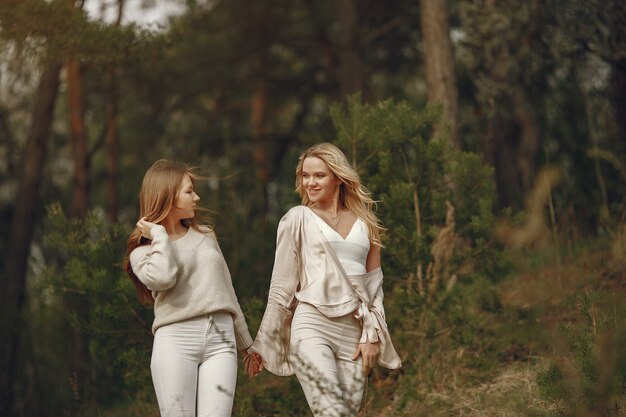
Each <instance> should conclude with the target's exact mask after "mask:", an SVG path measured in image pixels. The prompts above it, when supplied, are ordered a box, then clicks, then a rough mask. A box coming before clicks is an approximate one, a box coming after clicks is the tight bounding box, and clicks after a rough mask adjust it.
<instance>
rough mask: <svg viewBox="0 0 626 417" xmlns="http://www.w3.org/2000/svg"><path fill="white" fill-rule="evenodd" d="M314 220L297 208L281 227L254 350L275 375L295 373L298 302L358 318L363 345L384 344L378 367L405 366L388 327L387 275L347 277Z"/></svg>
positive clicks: (377, 271)
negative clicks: (291, 348)
mask: <svg viewBox="0 0 626 417" xmlns="http://www.w3.org/2000/svg"><path fill="white" fill-rule="evenodd" d="M313 216H315V214H314V213H313V211H312V210H311V209H309V208H307V207H305V206H297V207H294V208H292V209H291V210H289V211H288V212H287V213H286V214H285V216H283V218H282V219H281V221H280V223H279V225H278V232H277V241H276V257H275V261H274V270H273V272H272V280H271V284H270V291H269V297H268V303H267V308H266V310H265V314H264V315H263V320H262V321H261V325H260V327H259V332H258V334H257V336H256V338H255V341H254V343H253V344H252V346H251V348H250V351H252V352H256V353H258V354H259V355H261V357H262V358H263V365H264V366H265V368H267V369H268V370H269V371H270V372H272V373H274V374H277V375H291V374H293V373H294V369H293V367H292V365H291V364H290V354H289V345H290V338H291V318H292V309H293V307H294V305H295V303H296V302H297V301H300V302H304V303H307V304H310V305H312V306H314V307H315V308H316V309H317V310H318V311H319V312H320V313H321V314H323V315H324V316H325V317H327V318H338V317H343V316H346V315H350V314H354V317H355V318H357V319H358V320H359V321H360V324H361V326H362V329H361V335H360V342H361V343H364V342H367V341H370V342H376V341H378V340H380V342H381V349H380V355H379V357H378V363H379V364H380V365H381V366H384V367H386V368H390V369H395V368H398V367H400V366H401V362H400V358H399V356H398V354H397V353H396V351H395V349H394V347H393V345H392V343H391V337H390V335H389V331H388V329H387V324H386V322H385V311H384V307H383V290H382V280H383V273H382V270H381V269H380V268H377V269H375V270H372V271H370V272H368V273H366V274H363V275H351V276H348V275H346V273H345V271H344V269H343V267H342V265H341V262H339V260H338V259H337V256H336V254H335V251H334V250H333V248H332V246H331V245H330V244H329V242H328V241H327V240H326V239H325V237H324V235H323V234H322V232H321V231H320V229H319V227H318V226H317V224H316V221H315V218H314V217H313Z"/></svg>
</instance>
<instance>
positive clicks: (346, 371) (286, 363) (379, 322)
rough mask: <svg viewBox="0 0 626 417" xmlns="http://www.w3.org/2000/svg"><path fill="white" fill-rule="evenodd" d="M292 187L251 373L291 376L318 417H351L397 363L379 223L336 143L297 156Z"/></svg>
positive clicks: (367, 198) (320, 145)
mask: <svg viewBox="0 0 626 417" xmlns="http://www.w3.org/2000/svg"><path fill="white" fill-rule="evenodd" d="M296 190H297V191H298V193H299V194H300V197H301V198H302V205H301V206H297V207H294V208H292V209H291V210H289V211H288V212H287V214H285V216H284V217H283V218H282V219H281V221H280V224H279V225H278V232H277V235H278V236H277V242H276V258H275V262H274V270H273V272H272V281H271V284H270V291H269V298H268V303H267V307H266V310H265V314H264V316H263V320H262V322H261V325H260V327H259V332H258V334H257V336H256V339H255V341H254V343H253V345H252V347H251V348H250V351H251V352H253V355H252V356H253V358H252V360H249V361H248V363H247V370H248V373H250V374H257V373H258V372H260V370H261V369H262V368H263V367H265V368H267V369H268V370H269V371H271V372H272V373H274V374H277V375H291V374H293V373H295V374H296V376H297V378H298V381H299V382H300V384H301V386H302V389H303V391H304V394H305V396H306V399H307V402H308V404H309V407H310V408H311V411H312V412H313V414H314V415H315V416H316V417H322V416H324V417H327V416H337V417H338V416H342V417H346V416H356V415H357V413H358V410H359V406H360V403H361V399H362V397H363V391H364V384H365V379H366V377H367V375H368V373H369V372H370V370H371V369H372V367H373V366H374V364H375V363H376V362H377V363H379V364H380V365H382V366H385V367H387V368H391V369H394V368H398V367H399V366H400V358H399V357H398V355H397V353H396V351H395V349H394V348H393V345H392V343H391V339H390V336H389V331H388V330H387V325H386V323H385V311H384V308H383V291H382V279H383V273H382V270H381V267H380V265H381V262H380V247H381V242H380V234H381V231H382V225H381V224H380V222H379V221H378V219H377V218H376V215H375V214H374V213H373V212H372V205H373V201H372V199H371V198H370V196H369V192H368V191H367V189H365V187H363V186H362V185H361V182H360V179H359V175H358V174H357V173H356V171H355V170H354V169H353V168H352V167H351V166H350V164H349V163H348V161H347V159H346V157H345V155H344V154H343V153H342V152H341V150H339V148H337V147H336V146H334V145H332V144H329V143H321V144H318V145H315V146H313V147H311V148H309V149H308V150H306V151H305V152H304V153H303V154H302V155H301V156H300V160H299V163H298V166H297V168H296ZM294 305H297V307H296V308H295V312H294V313H293V317H292V313H291V311H292V310H293V308H294Z"/></svg>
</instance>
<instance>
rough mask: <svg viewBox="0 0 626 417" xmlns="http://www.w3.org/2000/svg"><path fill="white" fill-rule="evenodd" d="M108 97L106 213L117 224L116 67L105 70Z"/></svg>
mask: <svg viewBox="0 0 626 417" xmlns="http://www.w3.org/2000/svg"><path fill="white" fill-rule="evenodd" d="M123 14H124V0H118V9H117V20H116V22H115V25H116V26H117V27H119V26H120V24H121V23H122V16H123ZM107 76H108V85H109V95H108V97H107V104H106V112H105V113H106V116H105V117H106V122H105V123H106V129H105V130H106V133H105V134H106V192H105V196H106V213H107V218H108V219H109V221H110V222H111V223H115V222H117V212H118V210H119V201H118V198H119V195H118V186H117V180H118V130H117V111H118V101H117V100H118V98H117V67H116V65H115V64H110V65H109V67H108V68H107Z"/></svg>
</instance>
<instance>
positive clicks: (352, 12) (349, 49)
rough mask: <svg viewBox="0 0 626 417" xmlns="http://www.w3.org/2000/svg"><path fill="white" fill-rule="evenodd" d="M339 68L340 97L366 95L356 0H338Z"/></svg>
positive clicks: (365, 75)
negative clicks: (361, 93) (360, 93)
mask: <svg viewBox="0 0 626 417" xmlns="http://www.w3.org/2000/svg"><path fill="white" fill-rule="evenodd" d="M338 7H339V48H338V55H339V68H338V74H337V78H338V80H339V86H340V88H341V96H342V97H341V98H342V100H345V99H346V96H347V95H350V94H354V93H357V92H359V91H360V92H363V93H364V96H365V95H367V91H365V90H366V78H367V71H366V69H365V64H364V63H363V59H362V58H361V47H360V42H359V40H360V39H361V36H360V35H361V33H360V27H359V15H358V10H359V9H358V4H357V1H356V0H339V2H338Z"/></svg>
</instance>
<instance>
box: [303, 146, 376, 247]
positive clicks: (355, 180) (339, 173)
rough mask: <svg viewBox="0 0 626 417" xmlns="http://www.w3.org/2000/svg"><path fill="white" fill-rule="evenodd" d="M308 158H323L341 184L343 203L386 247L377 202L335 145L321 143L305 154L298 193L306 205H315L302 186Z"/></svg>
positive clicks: (374, 240)
mask: <svg viewBox="0 0 626 417" xmlns="http://www.w3.org/2000/svg"><path fill="white" fill-rule="evenodd" d="M308 157H315V158H319V159H321V160H322V161H324V163H325V164H326V166H328V168H329V169H330V171H331V172H332V173H333V174H335V176H336V177H337V178H339V180H340V181H341V184H340V185H339V202H340V203H341V204H342V205H343V206H344V207H345V208H347V209H348V210H350V211H351V212H353V213H354V214H355V215H356V216H357V217H359V218H360V219H361V220H363V221H364V222H365V224H366V225H367V230H368V235H369V238H370V240H371V241H372V243H374V244H375V245H377V246H382V243H381V235H382V234H383V232H384V231H385V228H384V227H383V225H382V223H381V222H380V220H379V219H378V217H377V216H376V214H375V213H374V207H375V205H376V202H375V201H374V200H373V199H372V197H371V193H370V192H369V191H368V189H367V188H365V186H364V185H363V184H361V178H360V177H359V174H358V173H357V172H356V171H355V170H354V168H352V166H351V165H350V163H349V162H348V159H347V158H346V155H345V154H344V153H343V152H342V151H341V149H339V148H338V147H336V146H335V145H333V144H332V143H318V144H317V145H313V146H311V147H310V148H309V149H307V150H306V151H304V152H303V153H302V154H301V155H300V159H298V165H297V166H296V192H298V194H300V198H301V199H302V204H304V205H305V206H308V205H310V204H311V202H310V200H309V196H308V195H307V193H306V190H305V189H304V186H303V185H302V170H303V165H304V160H305V159H306V158H308Z"/></svg>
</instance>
